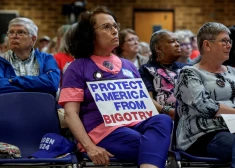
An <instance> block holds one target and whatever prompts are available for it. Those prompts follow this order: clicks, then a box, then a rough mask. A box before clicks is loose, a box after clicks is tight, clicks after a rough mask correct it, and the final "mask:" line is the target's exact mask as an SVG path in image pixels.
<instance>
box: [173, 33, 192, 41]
mask: <svg viewBox="0 0 235 168" xmlns="http://www.w3.org/2000/svg"><path fill="white" fill-rule="evenodd" d="M174 34H175V35H176V36H177V38H178V40H179V43H182V41H184V40H185V39H189V40H191V39H190V35H189V34H188V32H187V31H186V30H177V31H175V33H174Z"/></svg>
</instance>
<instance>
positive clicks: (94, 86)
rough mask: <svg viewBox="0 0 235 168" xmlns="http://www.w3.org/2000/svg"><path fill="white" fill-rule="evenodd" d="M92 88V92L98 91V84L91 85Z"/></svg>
mask: <svg viewBox="0 0 235 168" xmlns="http://www.w3.org/2000/svg"><path fill="white" fill-rule="evenodd" d="M90 87H91V89H92V92H95V90H96V89H98V85H97V84H90Z"/></svg>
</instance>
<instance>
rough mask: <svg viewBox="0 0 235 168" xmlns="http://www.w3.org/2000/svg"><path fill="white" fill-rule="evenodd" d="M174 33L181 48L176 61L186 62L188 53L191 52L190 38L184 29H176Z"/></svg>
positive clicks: (188, 56)
mask: <svg viewBox="0 0 235 168" xmlns="http://www.w3.org/2000/svg"><path fill="white" fill-rule="evenodd" d="M175 34H176V36H177V37H178V40H179V43H180V48H181V56H180V57H179V59H178V60H177V61H178V62H182V63H188V62H189V58H190V55H191V53H192V46H191V41H190V38H189V36H188V35H187V32H185V31H184V30H178V31H176V32H175Z"/></svg>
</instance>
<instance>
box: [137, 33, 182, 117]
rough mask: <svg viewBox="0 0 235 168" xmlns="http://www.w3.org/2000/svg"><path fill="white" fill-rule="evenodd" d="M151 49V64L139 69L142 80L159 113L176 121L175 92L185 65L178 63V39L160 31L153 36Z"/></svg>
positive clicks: (171, 34) (179, 51)
mask: <svg viewBox="0 0 235 168" xmlns="http://www.w3.org/2000/svg"><path fill="white" fill-rule="evenodd" d="M150 49H151V51H152V55H151V56H150V60H149V62H148V63H147V64H145V65H142V66H141V67H140V69H139V72H140V75H141V78H142V79H143V81H144V83H145V85H146V87H147V90H148V92H149V94H150V96H151V98H152V99H153V102H154V104H155V106H156V108H157V109H158V111H159V112H160V113H161V114H167V115H169V116H171V118H172V119H174V111H175V109H174V108H175V103H176V99H175V97H174V95H173V90H174V87H175V81H176V79H177V76H178V73H179V71H180V69H181V68H182V67H183V66H184V65H185V64H183V63H180V62H176V61H177V60H178V59H179V57H180V56H181V48H180V44H179V41H178V37H177V36H176V35H175V34H174V33H173V32H170V31H167V30H159V31H157V32H155V33H153V34H152V37H151V40H150Z"/></svg>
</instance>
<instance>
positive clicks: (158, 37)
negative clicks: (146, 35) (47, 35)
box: [149, 29, 172, 62]
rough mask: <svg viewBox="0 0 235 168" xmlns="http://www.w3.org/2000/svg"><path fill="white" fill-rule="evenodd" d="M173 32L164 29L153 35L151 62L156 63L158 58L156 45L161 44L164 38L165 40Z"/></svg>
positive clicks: (151, 40)
mask: <svg viewBox="0 0 235 168" xmlns="http://www.w3.org/2000/svg"><path fill="white" fill-rule="evenodd" d="M170 33H172V32H170V31H168V30H165V29H162V30H159V31H156V32H154V33H153V34H152V36H151V39H150V44H149V45H150V50H151V52H152V55H151V56H150V61H151V62H154V61H155V60H156V58H157V54H156V50H155V46H156V44H159V41H161V39H162V38H164V37H165V36H166V35H167V34H170Z"/></svg>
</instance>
